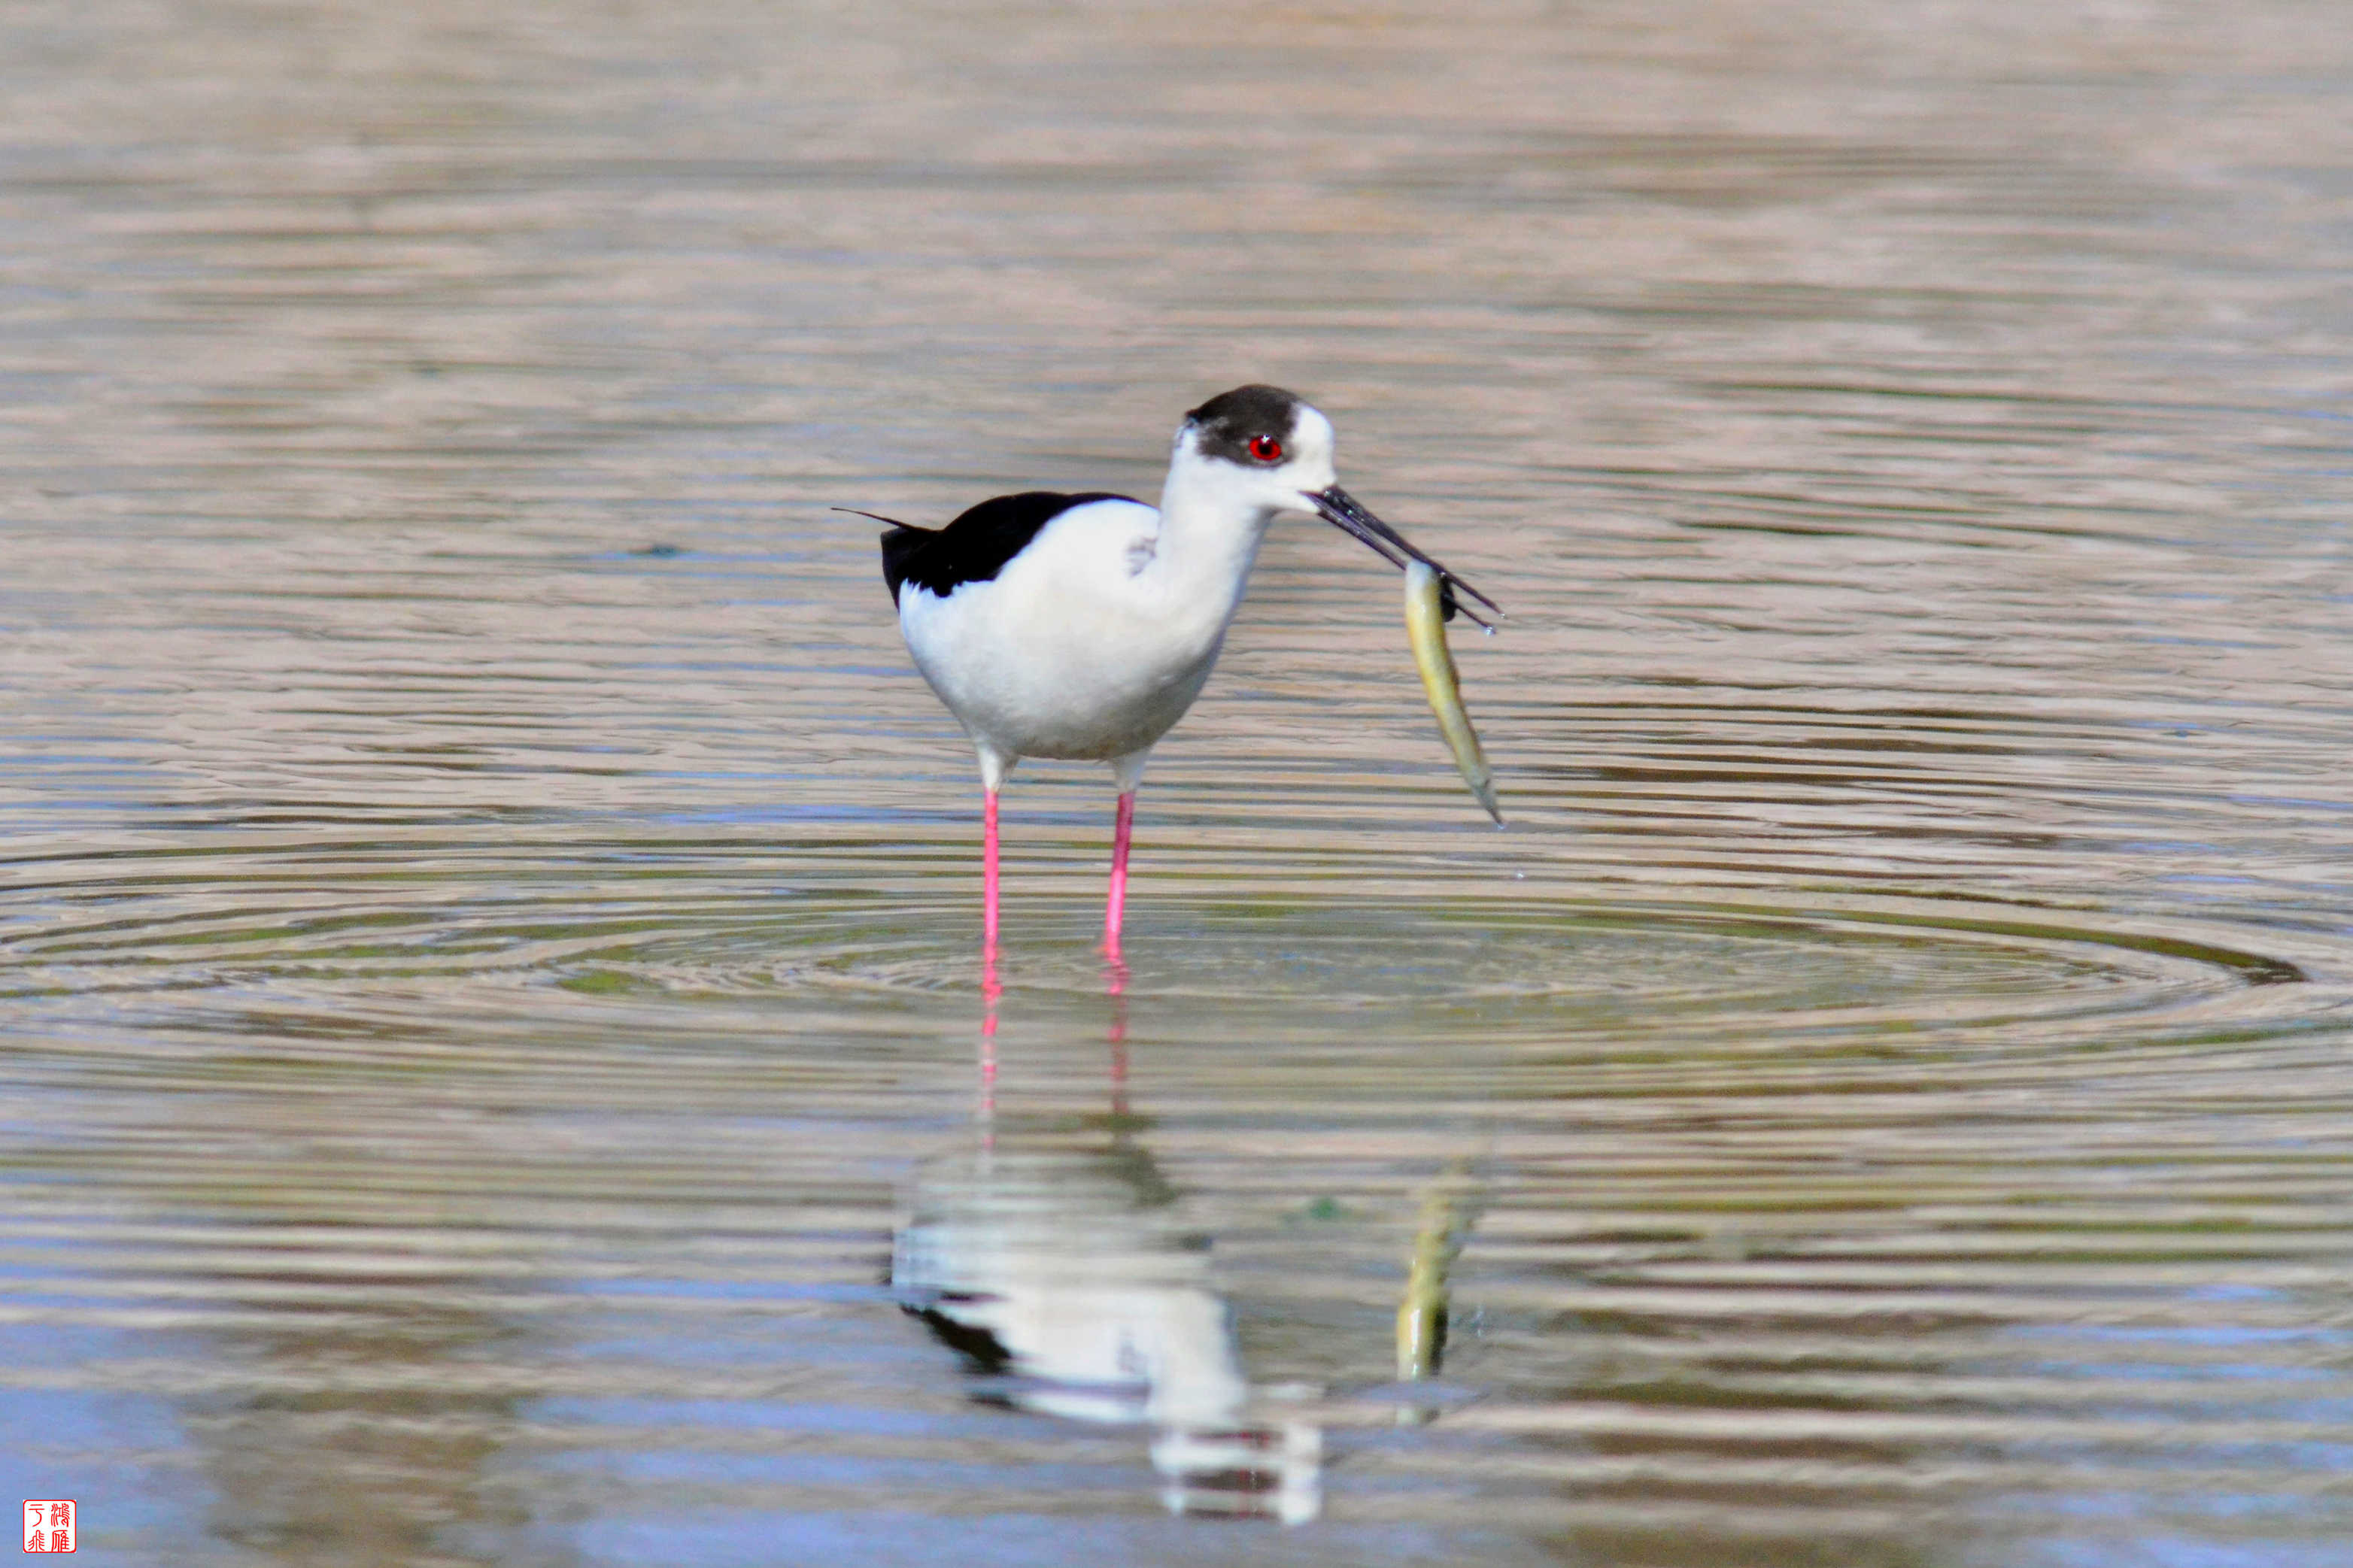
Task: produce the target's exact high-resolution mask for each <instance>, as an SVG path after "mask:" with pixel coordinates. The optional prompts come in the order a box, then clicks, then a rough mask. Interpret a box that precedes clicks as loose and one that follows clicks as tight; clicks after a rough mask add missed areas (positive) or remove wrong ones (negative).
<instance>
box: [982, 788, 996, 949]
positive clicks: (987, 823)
mask: <svg viewBox="0 0 2353 1568" xmlns="http://www.w3.org/2000/svg"><path fill="white" fill-rule="evenodd" d="M981 801H982V805H981V810H980V946H981V951H982V952H983V953H984V954H985V955H986V956H987V959H988V962H989V963H990V965H991V966H992V967H994V966H995V964H996V963H997V792H996V791H995V790H993V789H992V790H984V791H982V792H981Z"/></svg>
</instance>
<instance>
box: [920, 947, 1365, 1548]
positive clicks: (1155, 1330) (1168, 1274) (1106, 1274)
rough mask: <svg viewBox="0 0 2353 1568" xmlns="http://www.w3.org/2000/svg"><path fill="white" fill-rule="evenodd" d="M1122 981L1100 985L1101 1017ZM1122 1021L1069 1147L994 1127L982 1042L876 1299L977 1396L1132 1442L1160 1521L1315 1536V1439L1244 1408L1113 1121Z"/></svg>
mask: <svg viewBox="0 0 2353 1568" xmlns="http://www.w3.org/2000/svg"><path fill="white" fill-rule="evenodd" d="M1124 978H1125V976H1124V974H1120V975H1116V976H1115V977H1113V1003H1114V1006H1115V1007H1116V1005H1117V1004H1118V1002H1119V1000H1120V996H1119V992H1120V991H1121V990H1122V989H1124V986H1123V984H1122V982H1124ZM991 1000H992V1002H993V1000H994V999H993V998H992V999H991ZM994 1014H995V1009H994V1007H993V1005H992V1006H991V1008H990V1009H989V1018H990V1021H992V1022H993V1021H994ZM1121 1022H1122V1020H1120V1019H1119V1017H1118V1016H1117V1015H1116V1014H1115V1016H1114V1022H1113V1030H1112V1041H1111V1046H1112V1051H1113V1065H1112V1071H1111V1074H1110V1079H1111V1093H1112V1097H1113V1114H1112V1116H1111V1117H1110V1119H1109V1130H1108V1131H1094V1132H1091V1133H1086V1134H1080V1135H1075V1136H1073V1135H1071V1134H1068V1133H1064V1134H1061V1135H1059V1136H1058V1135H1056V1134H1054V1133H1052V1132H1050V1131H1020V1130H1018V1129H1016V1128H1013V1127H1009V1126H1008V1125H1007V1124H1006V1123H1005V1122H1003V1121H1001V1120H1000V1119H999V1118H998V1117H997V1114H996V1109H995V1074H994V1071H993V1068H994V1063H995V1056H994V1051H993V1045H994V1041H993V1039H985V1040H984V1052H983V1058H982V1070H983V1087H982V1110H981V1113H980V1115H979V1116H978V1117H977V1118H976V1120H975V1122H974V1136H973V1142H972V1144H971V1146H969V1147H967V1148H965V1149H962V1150H959V1151H957V1152H954V1153H951V1154H948V1155H944V1156H943V1157H941V1158H939V1159H936V1160H934V1161H932V1162H930V1163H926V1164H925V1165H923V1167H922V1168H921V1169H919V1171H918V1172H917V1173H916V1175H915V1178H914V1180H913V1183H912V1184H911V1185H910V1187H909V1189H908V1191H907V1193H906V1194H905V1198H904V1203H903V1205H902V1214H901V1216H900V1221H899V1225H898V1228H897V1235H896V1237H895V1240H894V1243H893V1246H892V1259H891V1282H892V1289H894V1291H895V1292H896V1293H897V1296H898V1299H899V1301H900V1304H901V1306H902V1308H903V1309H904V1310H906V1311H907V1312H908V1313H909V1314H910V1315H912V1316H913V1317H916V1318H918V1319H920V1320H921V1321H923V1324H924V1325H925V1326H926V1327H927V1328H929V1329H930V1330H931V1331H932V1333H933V1335H934V1337H935V1338H937V1339H938V1340H939V1342H941V1343H942V1344H944V1345H946V1346H948V1347H949V1348H950V1349H952V1350H954V1351H955V1352H957V1353H958V1354H959V1355H961V1356H962V1357H963V1358H964V1361H965V1364H966V1367H967V1368H968V1370H970V1371H972V1372H976V1373H982V1374H985V1377H986V1381H985V1382H981V1383H977V1384H975V1385H974V1390H975V1397H976V1398H979V1399H982V1400H986V1401H989V1402H993V1403H998V1404H1003V1405H1010V1406H1013V1407H1016V1408H1018V1409H1022V1410H1029V1411H1035V1412H1037V1413H1039V1414H1040V1415H1052V1416H1057V1417H1060V1418H1061V1419H1064V1420H1070V1421H1085V1422H1090V1423H1096V1424H1105V1425H1122V1426H1144V1427H1148V1428H1149V1429H1150V1430H1151V1433H1152V1439H1151V1458H1152V1466H1153V1468H1154V1469H1155V1470H1156V1471H1157V1472H1158V1473H1159V1475H1160V1478H1161V1497H1162V1500H1164V1501H1165V1502H1166V1504H1167V1506H1168V1508H1169V1509H1170V1510H1172V1511H1174V1512H1177V1513H1217V1514H1228V1515H1237V1516H1244V1517H1260V1518H1271V1519H1278V1520H1281V1521H1283V1522H1284V1523H1286V1524H1295V1523H1300V1522H1303V1521H1307V1520H1311V1519H1314V1517H1315V1516H1316V1514H1317V1513H1318V1512H1319V1511H1320V1510H1321V1509H1322V1506H1323V1481H1322V1467H1323V1434H1322V1432H1321V1430H1320V1429H1319V1428H1318V1427H1316V1426H1314V1425H1312V1424H1310V1423H1308V1422H1305V1421H1298V1420H1293V1421H1286V1420H1282V1419H1280V1418H1279V1417H1278V1418H1275V1419H1269V1418H1267V1417H1266V1416H1265V1415H1264V1414H1263V1413H1262V1411H1261V1409H1260V1408H1259V1407H1260V1406H1261V1405H1263V1403H1264V1401H1263V1399H1262V1398H1261V1397H1258V1396H1255V1395H1254V1394H1253V1391H1252V1389H1251V1387H1250V1381H1249V1377H1248V1374H1247V1373H1246V1372H1245V1371H1244V1369H1243V1366H1242V1361H1241V1354H1240V1346H1239V1345H1238V1344H1237V1342H1236V1340H1235V1336H1234V1325H1233V1313H1232V1310H1231V1309H1230V1308H1229V1306H1228V1305H1227V1303H1226V1300H1225V1299H1224V1298H1223V1297H1222V1296H1220V1295H1219V1293H1218V1291H1217V1289H1216V1288H1215V1287H1214V1285H1213V1284H1212V1283H1211V1280H1210V1278H1209V1259H1208V1237H1204V1236H1202V1235H1201V1234H1199V1233H1198V1232H1197V1231H1195V1230H1193V1229H1191V1228H1189V1227H1188V1226H1187V1224H1186V1221H1185V1218H1184V1214H1183V1206H1182V1205H1181V1203H1180V1201H1179V1194H1177V1192H1176V1189H1175V1188H1173V1187H1171V1186H1170V1185H1169V1184H1168V1183H1167V1181H1166V1179H1165V1178H1164V1177H1163V1176H1162V1175H1161V1173H1160V1170H1159V1167H1158V1166H1157V1165H1156V1164H1155V1163H1154V1161H1153V1159H1152V1156H1151V1154H1150V1152H1148V1151H1146V1150H1145V1148H1144V1147H1143V1146H1142V1145H1141V1144H1140V1143H1138V1142H1136V1141H1135V1138H1134V1131H1135V1129H1136V1125H1137V1124H1136V1121H1135V1119H1134V1118H1131V1117H1129V1116H1128V1115H1126V1114H1125V1109H1124V1100H1125V1089H1124V1071H1123V1070H1122V1068H1123V1066H1124V1062H1123V1058H1122V1056H1121V1052H1122V1049H1123V1047H1122V1045H1121V1039H1120V1037H1121V1036H1122V1034H1123V1033H1124V1029H1123V1028H1122V1027H1121ZM990 1033H991V1034H993V1031H990Z"/></svg>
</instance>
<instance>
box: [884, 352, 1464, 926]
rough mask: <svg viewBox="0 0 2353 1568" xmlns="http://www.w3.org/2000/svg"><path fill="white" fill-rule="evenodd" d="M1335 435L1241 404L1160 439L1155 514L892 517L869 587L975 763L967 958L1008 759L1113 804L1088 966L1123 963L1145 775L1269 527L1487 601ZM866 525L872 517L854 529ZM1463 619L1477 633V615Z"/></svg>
mask: <svg viewBox="0 0 2353 1568" xmlns="http://www.w3.org/2000/svg"><path fill="white" fill-rule="evenodd" d="M1332 445H1333V436H1332V422H1331V421H1330V420H1329V419H1326V418H1325V417H1324V416H1323V414H1322V413H1321V412H1319V411H1318V410H1316V409H1315V408H1314V407H1311V406H1310V405H1307V404H1306V403H1304V402H1303V401H1301V400H1300V399H1299V398H1297V397H1294V396H1293V395H1291V394H1290V393H1288V392H1284V391H1282V390H1281V389H1280V388H1277V387H1271V386H1240V387H1236V388H1235V389H1234V390H1233V391H1231V392H1229V393H1225V394H1223V395H1219V396H1217V397H1213V398H1211V399H1209V401H1208V402H1207V403H1204V404H1203V405H1201V406H1199V407H1198V408H1196V409H1194V410H1193V411H1192V412H1191V413H1190V414H1187V416H1185V422H1184V424H1183V425H1181V426H1178V427H1177V431H1176V450H1175V452H1174V453H1173V454H1172V455H1171V456H1170V458H1169V461H1168V480H1167V483H1166V485H1165V486H1164V487H1163V488H1162V489H1161V492H1160V505H1159V507H1158V509H1157V510H1155V509H1154V508H1152V507H1148V506H1145V504H1144V503H1143V502H1141V501H1138V500H1132V499H1131V498H1129V497H1126V496H1121V495H1111V494H1106V493H1101V492H1089V493H1086V494H1081V495H1061V494H1058V493H1054V492H1051V491H1046V490H1031V491H1028V492H1026V493H1024V494H1021V495H1009V496H998V497H997V498H996V499H995V500H985V501H982V502H981V503H980V504H979V505H978V506H976V507H974V508H972V509H971V510H969V511H966V512H965V514H964V515H963V516H961V517H959V518H957V519H956V520H955V521H954V522H951V523H949V524H948V525H947V526H946V527H945V528H941V529H928V528H916V527H913V526H912V525H910V524H907V523H902V522H897V521H894V520H893V519H891V518H876V519H875V521H878V522H888V523H891V524H892V529H891V531H890V532H888V533H886V534H884V535H883V536H882V576H883V580H884V581H885V582H887V583H889V584H890V585H891V595H892V599H893V600H895V601H896V602H897V604H898V606H899V629H900V631H901V633H902V635H903V636H904V637H906V639H907V648H908V651H909V652H911V653H913V655H914V656H915V667H916V668H918V669H920V670H922V671H923V679H925V680H928V681H930V682H931V686H932V689H933V690H934V691H935V692H937V693H939V697H940V700H941V701H943V702H944V703H946V704H947V706H948V710H949V711H950V712H952V713H954V714H955V716H956V719H957V721H959V722H960V723H962V724H963V725H964V727H965V732H966V733H968V734H969V735H971V737H972V740H973V744H974V745H975V746H976V747H977V748H978V750H979V752H980V780H981V788H982V791H983V796H982V798H983V802H984V804H983V807H982V823H983V827H982V850H981V856H982V870H981V898H982V916H981V923H982V932H983V936H982V941H983V943H984V947H985V950H986V952H987V954H988V955H989V957H990V958H991V959H993V958H994V957H995V954H996V950H997V791H998V790H999V789H1000V788H1001V787H1002V786H1003V785H1004V783H1005V778H1006V775H1007V774H1008V773H1011V772H1012V771H1013V767H1014V764H1015V763H1018V762H1019V761H1020V760H1021V759H1022V758H1023V757H1049V758H1073V759H1083V760H1086V761H1091V762H1105V763H1110V764H1111V769H1112V776H1113V780H1114V781H1115V782H1116V783H1117V784H1118V786H1119V814H1118V819H1117V826H1116V827H1115V828H1114V830H1113V841H1112V861H1111V893H1110V898H1109V900H1108V901H1107V902H1106V904H1105V906H1104V910H1103V950H1104V952H1105V953H1106V955H1107V956H1109V957H1110V958H1111V959H1112V960H1113V962H1114V963H1116V962H1118V960H1119V957H1120V927H1121V923H1122V921H1123V920H1124V915H1125V910H1126V902H1127V852H1128V842H1129V839H1130V838H1131V837H1132V836H1133V834H1134V824H1135V787H1136V784H1137V783H1138V782H1139V781H1140V780H1141V779H1142V778H1143V776H1144V764H1145V759H1146V758H1147V757H1149V756H1150V755H1151V753H1152V748H1153V745H1154V743H1155V742H1157V741H1158V740H1159V739H1160V737H1161V736H1162V735H1164V734H1166V733H1167V731H1168V728H1169V726H1171V725H1173V724H1175V723H1176V721H1177V720H1178V719H1180V718H1182V717H1184V714H1185V710H1187V708H1189V707H1191V706H1192V705H1193V700H1194V699H1195V698H1196V697H1198V696H1199V695H1200V694H1201V688H1202V685H1203V684H1204V683H1205V682H1207V681H1208V679H1209V669H1210V667H1211V666H1213V665H1215V664H1216V663H1217V661H1218V650H1219V647H1221V646H1222V645H1223V644H1224V642H1225V637H1226V628H1227V626H1229V625H1231V624H1232V622H1233V618H1234V611H1235V610H1236V608H1237V607H1239V606H1240V604H1241V598H1242V589H1243V585H1244V584H1245V583H1246V582H1247V581H1248V579H1249V577H1250V566H1251V563H1253V562H1255V561H1256V560H1257V558H1258V547H1259V542H1260V541H1261V540H1262V539H1263V538H1265V536H1266V530H1267V525H1268V524H1269V523H1271V522H1272V521H1274V518H1275V516H1276V514H1277V513H1279V512H1285V511H1296V512H1306V513H1309V514H1312V515H1314V516H1317V517H1321V518H1323V519H1324V521H1327V522H1329V523H1331V524H1333V526H1335V527H1336V528H1339V529H1341V530H1342V531H1345V532H1347V533H1349V534H1352V535H1354V536H1355V537H1356V538H1357V539H1359V540H1361V541H1363V542H1365V543H1366V545H1368V546H1370V547H1371V548H1372V549H1373V550H1374V551H1375V552H1377V553H1379V554H1380V555H1381V556H1382V557H1384V558H1385V559H1387V560H1388V562H1390V563H1392V564H1393V565H1396V566H1398V567H1403V566H1404V565H1406V563H1408V562H1409V561H1418V562H1420V563H1423V564H1424V565H1426V566H1428V567H1429V568H1430V569H1431V570H1432V571H1434V572H1436V573H1437V574H1438V576H1439V581H1440V586H1441V589H1442V590H1443V592H1444V596H1445V612H1446V614H1447V615H1449V616H1451V615H1452V614H1453V613H1454V611H1455V610H1456V608H1457V607H1458V605H1459V601H1458V599H1457V597H1456V594H1455V590H1458V589H1459V590H1461V593H1462V594H1464V595H1469V596H1470V597H1471V598H1472V599H1475V600H1476V601H1478V603H1479V604H1481V605H1484V606H1486V608H1487V609H1488V610H1489V611H1490V612H1492V613H1494V614H1498V615H1500V614H1501V613H1502V612H1501V611H1500V610H1498V609H1497V608H1496V605H1495V603H1494V601H1493V600H1492V599H1490V598H1488V597H1487V596H1486V595H1484V594H1482V593H1480V592H1479V590H1477V589H1476V588H1473V587H1472V586H1471V585H1470V584H1468V583H1465V582H1463V581H1462V580H1461V578H1459V577H1457V576H1455V575H1454V574H1452V573H1451V572H1449V571H1447V570H1446V568H1445V567H1443V566H1441V565H1440V564H1439V563H1437V562H1435V561H1433V560H1431V559H1430V557H1429V556H1427V555H1425V554H1423V553H1422V552H1420V551H1419V550H1418V549H1416V548H1415V547H1414V546H1413V545H1411V544H1409V543H1408V542H1406V541H1405V539H1404V538H1403V537H1402V536H1401V535H1399V534H1398V532H1397V531H1396V530H1394V529H1392V528H1390V527H1389V526H1388V524H1387V523H1385V522H1383V521H1381V520H1380V519H1378V518H1377V517H1375V516H1374V515H1373V514H1372V513H1371V512H1369V511H1366V510H1365V509H1364V508H1363V507H1362V506H1359V505H1358V504H1357V503H1356V500H1355V499H1354V498H1352V497H1351V496H1350V495H1349V494H1348V492H1347V491H1345V490H1344V489H1341V488H1340V487H1339V485H1338V483H1337V482H1336V481H1335V478H1334V475H1333V471H1332ZM860 515H863V516H872V515H873V514H872V513H871V512H870V513H861V514H860ZM1464 613H1465V614H1467V615H1469V616H1470V617H1471V619H1472V620H1474V621H1477V622H1479V624H1480V625H1482V626H1484V625H1486V624H1487V622H1486V621H1485V620H1484V619H1482V617H1481V616H1479V615H1478V614H1477V612H1475V611H1471V610H1468V609H1465V610H1464Z"/></svg>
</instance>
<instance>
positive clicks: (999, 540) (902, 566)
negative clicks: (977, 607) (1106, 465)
mask: <svg viewBox="0 0 2353 1568" xmlns="http://www.w3.org/2000/svg"><path fill="white" fill-rule="evenodd" d="M1134 499H1135V498H1134V496H1123V495H1113V493H1112V492H1110V491H1109V490H1084V491H1082V492H1081V493H1079V494H1077V495H1063V494H1062V493H1060V491H1058V490H1024V491H1023V492H1022V493H1021V494H1019V495H1016V496H998V497H997V498H996V499H995V500H985V501H983V502H981V503H980V504H979V505H978V506H976V507H974V508H972V509H971V510H968V511H966V512H965V514H964V515H963V516H962V517H959V518H957V519H956V520H955V521H954V522H952V523H950V524H948V525H947V526H946V527H945V528H915V527H913V526H911V525H910V524H907V523H903V522H895V523H892V527H891V531H890V532H888V533H886V534H884V535H883V536H882V581H884V582H885V583H888V584H891V602H892V604H894V605H895V604H897V603H898V602H899V590H900V588H901V587H902V586H903V585H904V584H909V583H913V584H915V586H917V587H918V588H925V589H928V590H930V591H931V592H932V593H934V594H937V595H940V596H941V597H943V598H944V597H946V596H947V595H950V594H953V593H955V591H956V589H957V588H958V587H959V586H961V585H962V584H965V583H986V582H987V581H988V580H989V579H990V578H992V577H994V576H996V575H997V574H998V573H999V572H1002V571H1003V570H1005V563H1007V562H1008V561H1010V560H1012V559H1013V558H1014V557H1015V556H1017V555H1018V554H1020V553H1021V552H1022V551H1023V549H1025V548H1026V547H1027V546H1028V545H1029V542H1030V541H1031V540H1032V539H1035V538H1037V537H1038V531H1039V529H1041V528H1043V527H1045V526H1046V525H1047V524H1048V523H1050V522H1051V521H1054V520H1055V519H1056V518H1058V517H1060V516H1061V515H1062V514H1063V513H1064V512H1066V511H1068V510H1071V508H1072V507H1074V506H1085V505H1086V504H1088V503H1089V502H1090V501H1099V500H1134ZM861 515H868V516H871V513H866V514H861ZM876 521H881V522H891V520H890V519H889V518H879V519H877V520H876Z"/></svg>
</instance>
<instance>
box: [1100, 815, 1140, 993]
mask: <svg viewBox="0 0 2353 1568" xmlns="http://www.w3.org/2000/svg"><path fill="white" fill-rule="evenodd" d="M1134 836H1135V792H1134V790H1129V791H1128V792H1127V793H1126V794H1125V795H1121V796H1120V797H1119V826H1117V827H1116V828H1114V829H1113V832H1112V840H1111V900H1110V901H1109V902H1108V903H1106V904H1105V905H1104V906H1103V956H1104V957H1106V958H1108V959H1110V960H1111V961H1112V962H1113V963H1119V962H1120V956H1119V930H1120V927H1121V926H1122V925H1123V924H1124V923H1125V921H1126V920H1127V845H1128V840H1129V839H1131V838H1133V837H1134Z"/></svg>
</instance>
